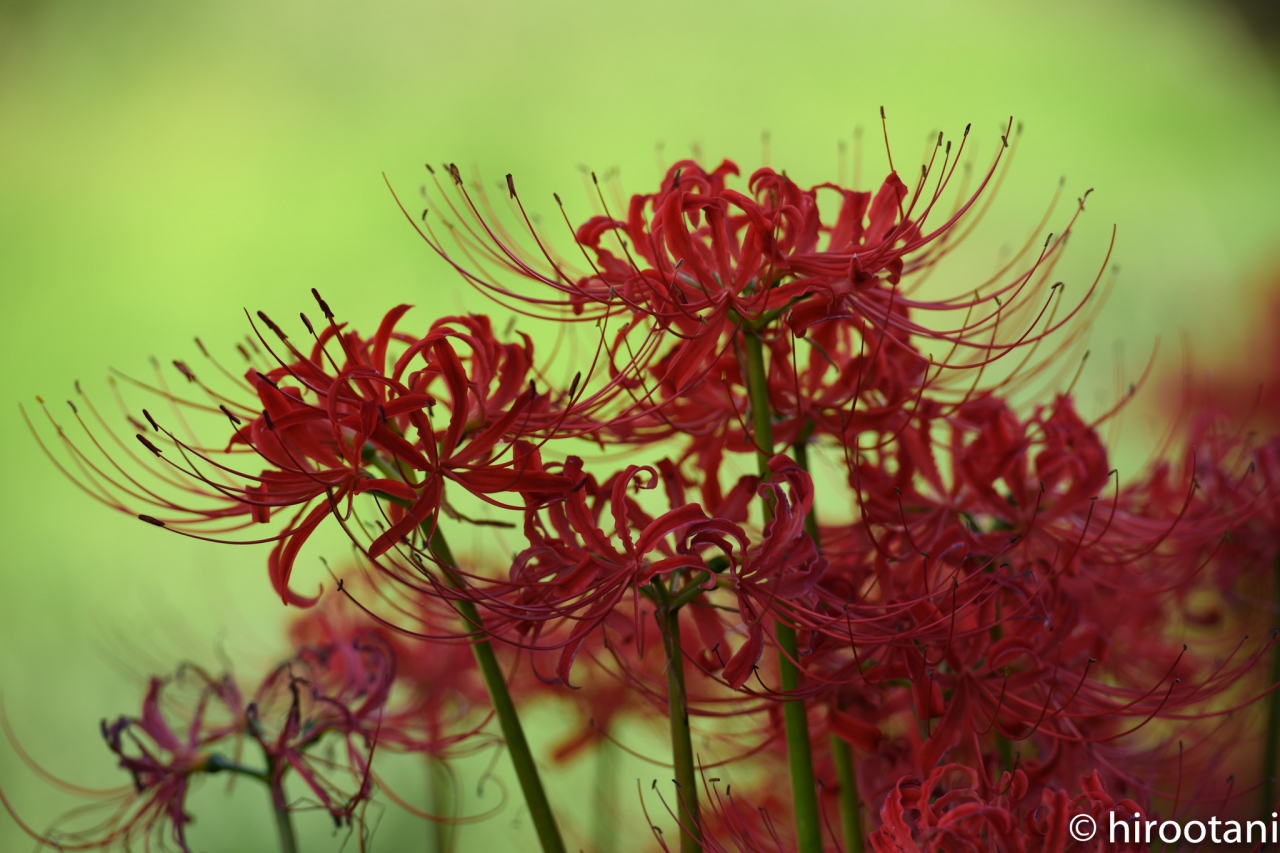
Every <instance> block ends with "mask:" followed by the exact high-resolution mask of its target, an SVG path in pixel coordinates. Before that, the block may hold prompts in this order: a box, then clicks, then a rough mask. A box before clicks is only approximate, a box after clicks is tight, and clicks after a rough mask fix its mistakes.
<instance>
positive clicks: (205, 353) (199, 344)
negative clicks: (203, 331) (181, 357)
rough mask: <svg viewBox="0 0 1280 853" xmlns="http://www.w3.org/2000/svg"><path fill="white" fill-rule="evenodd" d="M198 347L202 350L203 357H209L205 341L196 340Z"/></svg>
mask: <svg viewBox="0 0 1280 853" xmlns="http://www.w3.org/2000/svg"><path fill="white" fill-rule="evenodd" d="M196 346H197V347H198V348H199V349H200V354H201V355H203V356H204V357H205V358H208V357H209V351H208V350H207V349H205V348H204V341H202V340H200V339H199V338H196Z"/></svg>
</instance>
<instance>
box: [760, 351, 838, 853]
mask: <svg viewBox="0 0 1280 853" xmlns="http://www.w3.org/2000/svg"><path fill="white" fill-rule="evenodd" d="M742 342H743V347H744V349H745V351H746V368H747V397H748V399H749V400H750V402H751V423H752V426H753V428H754V429H753V433H754V438H755V443H756V461H757V463H758V464H759V468H760V476H761V478H767V477H768V476H769V458H770V457H771V456H772V455H773V420H772V413H771V412H770V410H769V387H768V377H767V374H766V373H765V370H764V346H763V343H762V342H761V340H760V337H759V335H757V334H755V333H753V332H750V331H747V332H744V333H743V335H742ZM764 512H765V518H766V520H767V519H768V518H769V517H770V516H771V515H772V508H771V507H769V506H768V505H767V504H766V505H765V507H764ZM774 632H775V635H776V637H777V640H778V649H779V651H778V674H779V680H780V681H781V686H782V690H783V691H784V692H788V693H790V692H794V691H795V690H796V689H797V688H798V687H799V686H800V670H799V668H798V667H797V666H796V664H795V661H798V660H799V659H800V651H799V646H798V644H797V641H796V629H795V628H793V627H792V626H790V625H788V624H786V623H785V622H783V621H782V620H778V621H777V622H776V623H775V626H774ZM782 720H783V724H784V727H785V729H786V734H787V759H788V761H789V762H790V765H791V800H792V804H793V807H794V809H795V826H796V846H797V851H798V853H822V823H821V818H820V816H819V814H818V792H817V785H816V783H815V781H814V774H813V749H812V746H811V745H810V738H809V717H808V715H807V713H806V709H805V703H804V702H803V701H802V700H799V699H788V700H786V701H784V702H783V703H782Z"/></svg>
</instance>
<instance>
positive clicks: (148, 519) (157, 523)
mask: <svg viewBox="0 0 1280 853" xmlns="http://www.w3.org/2000/svg"><path fill="white" fill-rule="evenodd" d="M138 518H139V519H141V520H142V521H145V522H146V523H147V524H154V525H155V526H156V527H164V526H165V523H164V522H163V521H161V520H160V519H158V518H152V517H151V516H149V515H139V516H138Z"/></svg>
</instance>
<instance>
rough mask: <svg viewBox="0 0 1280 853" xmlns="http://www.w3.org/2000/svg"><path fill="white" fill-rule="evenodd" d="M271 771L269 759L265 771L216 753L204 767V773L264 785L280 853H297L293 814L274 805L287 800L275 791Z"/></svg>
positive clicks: (282, 791) (286, 808)
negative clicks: (237, 776)
mask: <svg viewBox="0 0 1280 853" xmlns="http://www.w3.org/2000/svg"><path fill="white" fill-rule="evenodd" d="M271 769H272V764H271V759H270V757H268V758H267V769H266V770H259V769H258V768H256V767H248V766H246V765H244V764H241V763H240V762H238V761H231V760H230V759H227V758H224V757H222V756H221V755H218V754H217V753H215V754H213V755H210V756H208V758H206V759H205V765H204V771H205V772H206V773H236V774H239V775H241V776H248V777H249V778H250V779H257V780H258V781H259V782H261V783H262V784H264V785H266V786H267V791H268V793H269V795H270V797H271V814H272V816H273V817H274V818H275V819H276V832H277V833H278V835H279V836H280V853H298V837H297V835H296V834H295V833H294V831H293V814H292V813H291V812H290V811H289V809H288V807H287V806H278V805H276V803H277V802H281V803H284V802H287V800H285V796H284V790H283V789H281V790H277V788H276V783H275V782H273V781H272V779H273V774H272V772H271Z"/></svg>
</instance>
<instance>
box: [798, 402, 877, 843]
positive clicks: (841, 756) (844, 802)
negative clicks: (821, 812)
mask: <svg viewBox="0 0 1280 853" xmlns="http://www.w3.org/2000/svg"><path fill="white" fill-rule="evenodd" d="M812 431H813V423H812V422H810V424H809V426H808V427H806V428H805V430H804V431H803V433H802V434H801V436H800V439H799V440H798V441H796V443H795V444H793V445H792V446H791V447H792V450H793V451H794V452H795V457H796V463H797V464H798V465H799V466H800V467H801V468H803V469H804V470H805V472H806V473H808V472H809V444H808V439H809V435H810V433H812ZM804 529H805V532H806V533H808V534H809V538H810V539H812V540H813V544H814V545H821V544H822V538H821V536H820V534H819V533H818V513H817V508H816V507H810V508H809V514H808V515H806V516H805V517H804ZM831 760H832V761H833V762H834V763H835V766H836V781H838V782H839V783H840V828H841V831H842V832H841V834H842V836H843V838H844V850H845V853H862V851H863V840H862V801H861V799H860V798H859V797H858V774H857V771H856V770H855V769H854V764H853V749H852V747H850V746H849V744H848V743H846V742H845V741H844V740H842V739H841V738H839V737H837V736H836V735H834V734H833V735H831Z"/></svg>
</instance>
